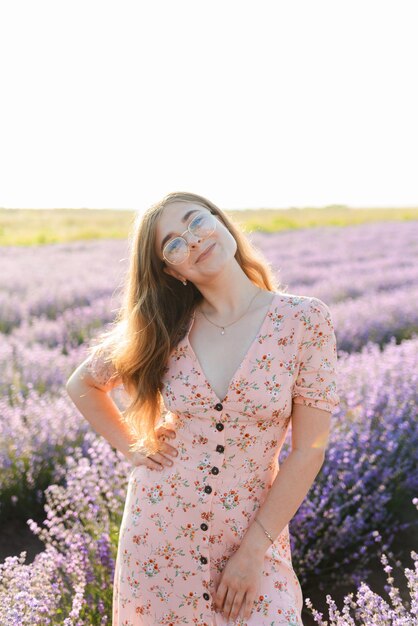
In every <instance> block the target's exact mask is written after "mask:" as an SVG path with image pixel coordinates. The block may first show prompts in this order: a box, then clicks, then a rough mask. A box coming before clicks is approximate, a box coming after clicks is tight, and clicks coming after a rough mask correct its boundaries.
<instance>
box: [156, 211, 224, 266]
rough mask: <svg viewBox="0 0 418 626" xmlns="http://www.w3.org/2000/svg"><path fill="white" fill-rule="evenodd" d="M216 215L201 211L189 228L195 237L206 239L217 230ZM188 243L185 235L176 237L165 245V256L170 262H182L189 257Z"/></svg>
mask: <svg viewBox="0 0 418 626" xmlns="http://www.w3.org/2000/svg"><path fill="white" fill-rule="evenodd" d="M215 225H216V221H215V217H214V216H213V215H212V213H199V214H198V215H196V216H195V217H194V218H193V219H192V221H191V222H190V224H189V228H188V230H189V231H190V232H191V233H192V235H194V236H195V237H201V238H202V239H205V238H206V237H209V235H211V234H212V233H213V231H214V230H215ZM188 248H189V246H188V243H187V241H186V240H185V239H184V238H183V237H175V238H174V239H172V240H171V241H169V242H168V244H167V245H166V246H165V247H164V256H165V258H166V259H167V260H168V261H169V262H170V263H181V262H182V261H184V259H185V258H186V257H187V254H188Z"/></svg>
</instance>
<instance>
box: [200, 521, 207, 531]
mask: <svg viewBox="0 0 418 626" xmlns="http://www.w3.org/2000/svg"><path fill="white" fill-rule="evenodd" d="M200 528H201V529H202V530H207V529H208V525H207V524H205V522H203V524H200Z"/></svg>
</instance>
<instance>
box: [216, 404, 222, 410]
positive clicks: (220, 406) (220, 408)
mask: <svg viewBox="0 0 418 626" xmlns="http://www.w3.org/2000/svg"><path fill="white" fill-rule="evenodd" d="M215 409H216V410H217V411H222V409H223V406H222V404H221V403H220V402H218V404H215Z"/></svg>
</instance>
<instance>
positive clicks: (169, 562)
mask: <svg viewBox="0 0 418 626" xmlns="http://www.w3.org/2000/svg"><path fill="white" fill-rule="evenodd" d="M193 319H194V318H192V322H191V323H193ZM190 328H191V325H190V327H189V329H188V331H187V333H186V335H185V337H184V338H183V339H182V340H180V342H179V343H178V344H177V346H176V347H175V349H174V350H173V351H172V353H171V355H170V358H169V361H168V363H167V366H166V368H165V373H164V376H163V381H162V385H163V386H162V394H163V398H164V403H165V407H166V409H167V413H166V414H165V417H164V419H163V421H162V422H160V424H161V423H162V424H164V425H165V426H166V427H168V428H172V429H174V430H175V431H176V433H177V437H176V438H175V439H174V440H173V441H172V445H173V446H175V447H176V448H177V450H178V456H177V457H173V465H172V466H171V467H166V466H163V470H162V471H159V472H157V471H154V470H151V469H149V468H147V467H146V466H145V465H140V466H137V467H134V468H133V470H132V471H131V473H130V476H129V482H128V489H127V496H126V502H125V508H124V513H123V518H122V522H121V527H120V534H119V545H118V553H117V560H116V568H115V575H114V588H113V622H112V623H113V626H157V625H160V624H161V625H162V624H164V625H167V626H174V625H176V626H177V625H178V624H190V625H194V626H227V624H228V625H229V624H231V625H232V624H234V626H245V625H247V626H285V625H286V626H303V624H302V619H301V610H302V606H303V596H302V591H301V587H300V584H299V581H298V578H297V575H296V573H295V571H294V569H293V567H292V558H291V551H290V544H289V527H288V525H286V526H285V528H283V530H282V532H281V533H280V535H279V536H278V537H277V538H276V539H275V541H274V543H273V544H270V546H269V547H268V549H267V551H266V553H265V557H264V568H263V572H262V582H261V588H260V589H259V592H258V594H257V597H256V599H255V601H254V604H253V610H252V614H251V617H250V618H249V619H248V620H244V619H243V618H242V617H241V616H240V615H239V616H238V617H237V618H236V619H235V620H229V621H227V620H226V618H225V617H224V615H223V614H222V613H217V612H215V610H214V605H213V601H212V598H213V597H214V594H215V592H216V589H217V586H218V583H219V581H220V578H221V575H222V571H223V569H224V567H225V565H226V563H227V561H228V559H229V558H230V556H231V555H232V554H233V553H234V552H235V550H237V548H238V547H239V545H240V541H241V539H242V537H243V535H244V534H245V531H246V529H247V527H248V526H249V525H250V524H251V522H252V520H253V519H254V517H255V516H256V514H257V511H258V509H259V507H260V506H261V505H262V503H263V501H264V499H265V498H266V496H267V494H268V491H269V489H270V487H271V485H272V483H273V481H274V479H275V477H276V475H277V473H278V471H279V465H278V457H279V454H280V450H281V448H282V445H283V442H284V440H285V436H286V433H287V429H288V426H289V423H290V420H291V412H292V402H293V403H296V404H305V405H308V406H312V407H317V408H319V409H324V410H326V411H331V412H332V411H333V410H334V408H335V407H336V406H337V405H338V404H339V397H338V395H337V387H336V363H337V353H336V338H335V334H334V329H333V324H332V320H331V316H330V311H329V309H328V307H327V305H326V304H324V302H322V301H321V300H319V299H318V298H315V297H309V296H297V295H292V294H287V293H282V292H275V295H274V297H273V300H272V301H271V303H270V305H269V308H268V311H267V314H266V316H265V318H264V320H263V323H262V324H261V327H260V328H259V331H258V333H257V335H256V337H255V338H254V340H253V342H252V344H251V346H250V348H249V349H248V351H247V353H246V355H245V357H244V359H243V361H242V362H241V365H240V366H239V368H238V369H237V371H236V372H235V375H234V377H233V379H232V380H231V382H230V385H229V388H228V392H227V395H226V397H225V398H224V399H223V400H222V401H221V400H220V399H219V398H218V397H217V396H216V394H215V393H214V391H213V389H212V388H211V386H210V384H209V383H208V381H207V380H206V377H205V374H204V373H203V371H202V368H201V367H200V364H199V361H198V359H197V357H196V355H195V354H194V352H193V349H192V347H191V344H190V341H189V332H190ZM160 424H159V425H160Z"/></svg>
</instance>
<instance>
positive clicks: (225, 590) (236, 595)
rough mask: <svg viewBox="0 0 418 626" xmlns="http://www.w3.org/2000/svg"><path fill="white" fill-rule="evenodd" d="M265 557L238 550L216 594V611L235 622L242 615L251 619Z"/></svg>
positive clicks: (224, 572)
mask: <svg viewBox="0 0 418 626" xmlns="http://www.w3.org/2000/svg"><path fill="white" fill-rule="evenodd" d="M263 567H264V555H261V554H259V553H257V554H256V553H252V552H250V551H247V550H240V549H238V550H237V551H236V552H234V554H233V555H232V556H231V557H230V558H229V560H228V562H227V564H226V566H225V568H224V570H223V572H222V576H221V579H220V581H219V585H218V588H217V590H216V593H215V597H214V603H215V607H216V610H217V611H219V612H221V613H223V614H224V616H225V618H226V619H228V620H230V619H232V620H234V619H236V618H237V617H238V614H239V612H240V609H242V611H241V615H242V617H243V618H244V619H249V618H250V616H251V612H252V610H253V608H254V607H253V604H254V600H255V598H256V596H257V593H258V590H259V588H260V583H261V576H262V573H263Z"/></svg>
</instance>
